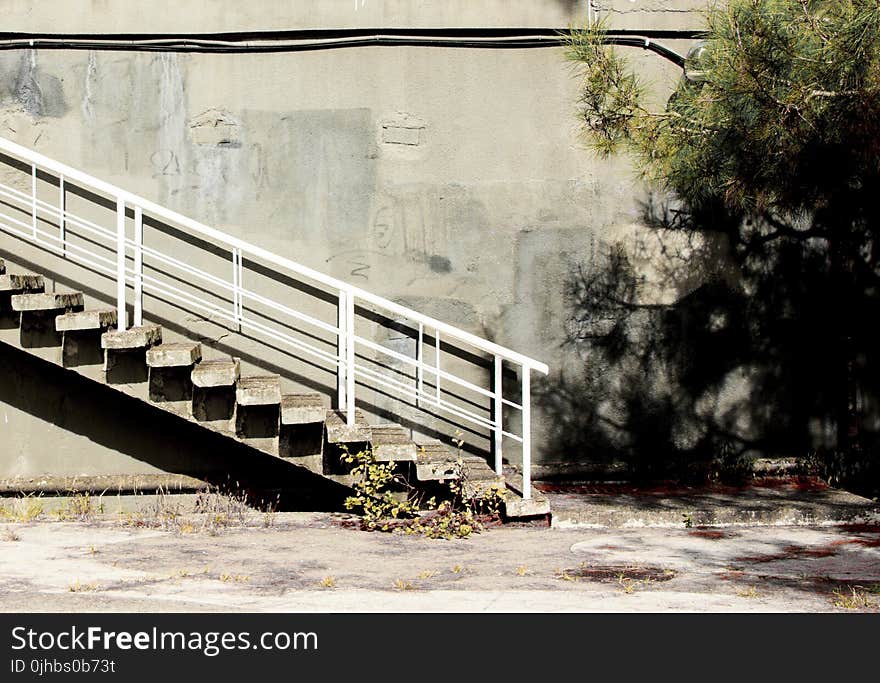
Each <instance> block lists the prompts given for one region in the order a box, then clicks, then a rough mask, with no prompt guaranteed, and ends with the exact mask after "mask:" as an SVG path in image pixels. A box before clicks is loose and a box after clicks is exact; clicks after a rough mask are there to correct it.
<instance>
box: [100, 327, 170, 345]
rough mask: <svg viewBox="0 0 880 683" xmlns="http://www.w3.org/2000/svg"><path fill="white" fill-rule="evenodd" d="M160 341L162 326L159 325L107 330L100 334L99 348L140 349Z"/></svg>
mask: <svg viewBox="0 0 880 683" xmlns="http://www.w3.org/2000/svg"><path fill="white" fill-rule="evenodd" d="M161 343H162V328H161V327H160V326H159V325H141V326H140V327H130V328H128V329H127V330H109V331H107V332H105V333H104V334H102V335H101V348H103V349H106V350H108V351H141V350H144V349H149V348H151V347H153V346H155V345H156V344H161Z"/></svg>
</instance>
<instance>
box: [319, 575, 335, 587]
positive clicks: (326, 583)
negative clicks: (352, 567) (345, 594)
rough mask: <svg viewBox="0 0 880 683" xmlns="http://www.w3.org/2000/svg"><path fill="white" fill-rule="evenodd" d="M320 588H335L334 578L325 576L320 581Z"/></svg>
mask: <svg viewBox="0 0 880 683" xmlns="http://www.w3.org/2000/svg"><path fill="white" fill-rule="evenodd" d="M321 588H336V577H335V576H325V577H324V578H323V579H321Z"/></svg>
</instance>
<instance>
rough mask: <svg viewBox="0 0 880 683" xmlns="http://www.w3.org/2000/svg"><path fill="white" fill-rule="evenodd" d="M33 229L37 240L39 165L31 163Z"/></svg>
mask: <svg viewBox="0 0 880 683" xmlns="http://www.w3.org/2000/svg"><path fill="white" fill-rule="evenodd" d="M31 230H32V231H33V234H34V241H35V242H36V241H38V240H37V165H36V164H31Z"/></svg>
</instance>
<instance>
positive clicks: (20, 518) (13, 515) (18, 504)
mask: <svg viewBox="0 0 880 683" xmlns="http://www.w3.org/2000/svg"><path fill="white" fill-rule="evenodd" d="M42 514H43V501H42V500H41V499H40V498H39V497H38V496H21V497H20V498H13V499H12V500H11V501H10V502H9V503H4V504H2V505H0V520H5V521H10V522H32V521H33V520H35V519H37V518H38V517H39V516H40V515H42Z"/></svg>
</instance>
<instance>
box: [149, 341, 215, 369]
mask: <svg viewBox="0 0 880 683" xmlns="http://www.w3.org/2000/svg"><path fill="white" fill-rule="evenodd" d="M200 360H202V345H201V344H199V343H192V342H188V343H174V344H157V345H156V346H153V347H152V348H150V349H149V350H148V351H147V365H149V366H150V367H151V368H187V367H192V366H193V365H195V364H196V363H198V362H199V361H200Z"/></svg>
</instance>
